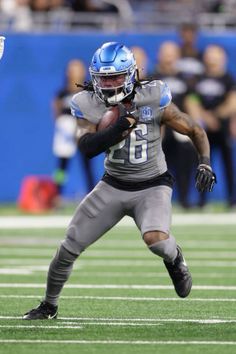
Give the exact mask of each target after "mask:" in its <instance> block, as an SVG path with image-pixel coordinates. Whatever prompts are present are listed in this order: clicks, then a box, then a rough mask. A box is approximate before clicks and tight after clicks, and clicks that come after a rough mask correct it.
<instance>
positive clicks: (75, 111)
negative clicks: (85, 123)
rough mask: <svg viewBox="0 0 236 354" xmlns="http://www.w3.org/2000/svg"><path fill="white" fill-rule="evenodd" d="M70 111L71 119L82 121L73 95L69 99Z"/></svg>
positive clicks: (82, 117) (81, 114)
mask: <svg viewBox="0 0 236 354" xmlns="http://www.w3.org/2000/svg"><path fill="white" fill-rule="evenodd" d="M70 109H71V114H72V116H73V117H75V118H77V119H84V114H83V112H82V111H81V109H80V107H79V104H78V102H77V100H76V95H74V96H73V97H72V99H71V102H70Z"/></svg>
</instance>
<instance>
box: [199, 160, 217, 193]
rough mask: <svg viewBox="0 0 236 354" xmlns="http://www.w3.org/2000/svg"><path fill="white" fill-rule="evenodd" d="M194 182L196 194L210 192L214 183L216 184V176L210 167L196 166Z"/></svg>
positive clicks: (204, 165)
mask: <svg viewBox="0 0 236 354" xmlns="http://www.w3.org/2000/svg"><path fill="white" fill-rule="evenodd" d="M195 182H196V183H195V187H196V188H197V190H198V192H211V191H212V189H213V187H214V185H215V183H217V181H216V175H215V173H214V172H213V171H212V169H211V166H209V165H206V164H200V165H198V168H197V173H196V176H195Z"/></svg>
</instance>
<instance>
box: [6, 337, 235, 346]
mask: <svg viewBox="0 0 236 354" xmlns="http://www.w3.org/2000/svg"><path fill="white" fill-rule="evenodd" d="M0 343H12V344H13V343H16V344H19V343H22V344H89V345H90V344H103V345H104V344H107V345H113V344H121V345H209V346H211V345H236V341H197V340H195V341H168V340H167V341H145V340H133V341H132V340H131V341H130V340H53V339H51V340H46V339H1V338H0Z"/></svg>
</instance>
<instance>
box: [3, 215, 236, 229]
mask: <svg viewBox="0 0 236 354" xmlns="http://www.w3.org/2000/svg"><path fill="white" fill-rule="evenodd" d="M70 220H71V216H64V215H55V216H52V215H47V216H41V215H38V216H35V215H33V216H1V217H0V229H19V228H24V229H34V228H63V229H65V228H66V227H67V225H68V224H69V222H70ZM202 224H204V225H236V213H230V214H229V213H219V214H218V213H217V214H209V213H207V214H197V213H196V214H173V216H172V225H177V226H178V225H184V226H185V225H202ZM117 226H125V227H127V226H135V223H134V221H133V220H132V219H131V218H130V217H124V218H123V219H122V220H121V221H120V222H119V223H118V224H117Z"/></svg>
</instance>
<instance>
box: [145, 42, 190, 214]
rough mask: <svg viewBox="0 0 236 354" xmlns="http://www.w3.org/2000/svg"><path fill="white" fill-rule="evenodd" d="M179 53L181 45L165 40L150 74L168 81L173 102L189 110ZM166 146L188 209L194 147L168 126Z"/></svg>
mask: <svg viewBox="0 0 236 354" xmlns="http://www.w3.org/2000/svg"><path fill="white" fill-rule="evenodd" d="M180 55H181V54H180V48H179V46H178V45H177V44H176V43H175V42H171V41H167V42H163V43H162V45H161V46H160V48H159V51H158V57H157V66H156V70H155V71H154V72H153V73H152V75H151V76H152V77H153V78H155V79H160V80H162V81H164V82H166V83H167V85H168V86H169V88H170V90H171V93H172V100H173V102H174V103H175V104H176V105H177V106H178V107H179V109H180V110H182V111H186V107H185V98H186V95H188V93H189V87H188V84H187V82H186V80H185V76H184V75H183V74H182V73H180V72H178V70H177V62H178V60H179V58H180ZM163 149H164V152H165V155H166V160H167V164H168V166H169V168H170V170H171V172H172V173H173V174H174V176H175V177H176V186H177V192H178V199H179V202H180V204H181V206H182V207H184V208H189V207H190V206H191V204H190V201H189V189H190V183H191V181H192V173H193V170H194V169H195V168H196V166H197V155H196V152H195V149H194V147H193V145H192V143H191V141H190V139H189V138H188V137H186V136H185V135H181V134H179V133H176V132H173V131H172V130H170V129H165V134H164V139H163ZM183 156H184V158H183Z"/></svg>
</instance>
